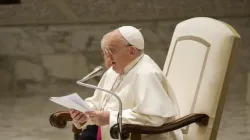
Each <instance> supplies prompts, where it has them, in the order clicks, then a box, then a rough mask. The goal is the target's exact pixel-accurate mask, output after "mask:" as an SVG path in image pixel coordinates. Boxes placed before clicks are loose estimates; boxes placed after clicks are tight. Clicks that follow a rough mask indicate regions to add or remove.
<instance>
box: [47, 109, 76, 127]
mask: <svg viewBox="0 0 250 140" xmlns="http://www.w3.org/2000/svg"><path fill="white" fill-rule="evenodd" d="M67 121H72V118H71V116H70V114H69V111H58V112H56V113H53V114H51V115H50V117H49V122H50V124H51V125H52V126H54V127H57V128H65V127H66V125H67Z"/></svg>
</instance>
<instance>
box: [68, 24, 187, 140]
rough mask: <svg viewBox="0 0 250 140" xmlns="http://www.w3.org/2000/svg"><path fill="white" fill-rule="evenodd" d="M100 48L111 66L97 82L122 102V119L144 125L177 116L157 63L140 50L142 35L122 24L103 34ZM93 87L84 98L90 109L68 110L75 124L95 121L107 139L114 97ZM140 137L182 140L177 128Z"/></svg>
mask: <svg viewBox="0 0 250 140" xmlns="http://www.w3.org/2000/svg"><path fill="white" fill-rule="evenodd" d="M101 48H102V50H103V52H104V55H105V57H107V58H109V59H110V62H111V64H112V65H111V67H110V68H109V69H108V70H107V71H106V72H105V73H104V75H103V76H102V78H101V80H100V82H99V84H98V86H99V87H101V88H104V89H107V90H112V91H113V92H115V93H117V95H118V96H119V97H120V98H121V101H122V104H123V112H122V122H123V123H126V124H138V125H145V126H161V125H163V124H164V123H167V122H168V121H171V120H173V119H175V118H176V117H177V116H178V112H179V110H178V105H177V102H176V100H175V97H174V95H173V94H172V93H169V92H168V89H167V80H166V77H165V75H164V74H163V72H162V71H161V69H160V68H159V67H158V65H157V64H156V63H155V62H154V61H153V60H152V59H151V58H150V57H149V56H148V55H146V54H145V53H144V38H143V35H142V34H141V32H140V30H138V29H137V28H135V27H133V26H122V27H120V28H118V29H115V30H113V31H111V32H109V33H107V34H106V35H104V36H103V38H102V40H101ZM100 92H103V91H100V90H96V91H95V93H94V95H93V96H92V97H89V98H87V99H85V101H86V102H87V103H88V105H89V106H90V107H91V108H92V110H93V111H90V112H86V113H81V112H79V111H77V110H70V114H71V117H72V118H73V123H74V125H75V126H76V127H78V128H83V129H84V128H85V127H86V125H89V124H96V125H98V126H100V127H101V135H102V140H110V139H112V138H111V137H110V133H109V131H110V128H111V127H112V126H113V125H114V124H116V123H117V115H118V109H119V105H118V101H117V99H116V98H115V97H113V96H112V95H111V94H108V93H100ZM142 139H143V140H182V139H183V136H182V133H181V131H180V130H176V131H173V132H168V133H163V134H157V135H143V136H142Z"/></svg>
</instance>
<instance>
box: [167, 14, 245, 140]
mask: <svg viewBox="0 0 250 140" xmlns="http://www.w3.org/2000/svg"><path fill="white" fill-rule="evenodd" d="M239 39H240V36H239V34H238V33H237V32H236V31H235V30H234V29H233V28H232V27H231V26H230V25H228V24H226V23H223V22H221V21H218V20H215V19H211V18H206V17H198V18H192V19H189V20H186V21H183V22H181V23H179V24H178V25H177V26H176V29H175V32H174V34H173V38H172V41H171V44H170V48H169V51H168V55H167V58H166V62H165V65H164V69H163V71H164V73H165V74H166V76H167V79H168V82H169V84H170V86H171V88H172V90H173V92H174V93H175V95H176V98H177V101H178V104H179V108H180V116H186V115H189V114H191V113H199V114H206V115H208V116H209V121H208V125H207V126H205V127H200V126H198V125H194V124H191V125H187V126H185V127H183V128H182V130H183V133H184V134H185V135H186V138H185V139H187V140H215V139H216V136H217V131H218V128H219V124H220V119H221V115H222V110H223V106H224V102H225V98H226V93H227V89H228V84H229V77H230V74H229V72H230V71H231V69H232V67H231V65H232V63H233V61H234V59H235V53H236V50H237V47H238V46H237V45H238V42H239Z"/></svg>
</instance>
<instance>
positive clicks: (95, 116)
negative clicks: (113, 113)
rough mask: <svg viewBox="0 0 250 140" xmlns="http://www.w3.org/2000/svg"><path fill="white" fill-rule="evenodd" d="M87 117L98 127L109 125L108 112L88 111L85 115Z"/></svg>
mask: <svg viewBox="0 0 250 140" xmlns="http://www.w3.org/2000/svg"><path fill="white" fill-rule="evenodd" d="M85 114H86V115H87V116H89V119H90V120H91V121H92V122H93V123H94V124H96V125H98V126H103V125H108V124H109V114H110V113H109V112H108V111H89V112H86V113H85Z"/></svg>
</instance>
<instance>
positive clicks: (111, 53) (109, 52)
mask: <svg viewBox="0 0 250 140" xmlns="http://www.w3.org/2000/svg"><path fill="white" fill-rule="evenodd" d="M132 49H133V48H132V47H130V46H127V45H125V44H123V43H121V42H120V41H119V40H115V39H112V40H108V41H106V42H105V46H104V50H103V52H104V55H105V57H107V58H109V59H110V61H111V65H112V67H113V70H114V71H115V72H117V73H120V74H122V73H123V70H124V68H125V67H126V66H127V65H128V64H129V63H130V62H131V61H132V59H133V58H134V56H133V53H131V50H132Z"/></svg>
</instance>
